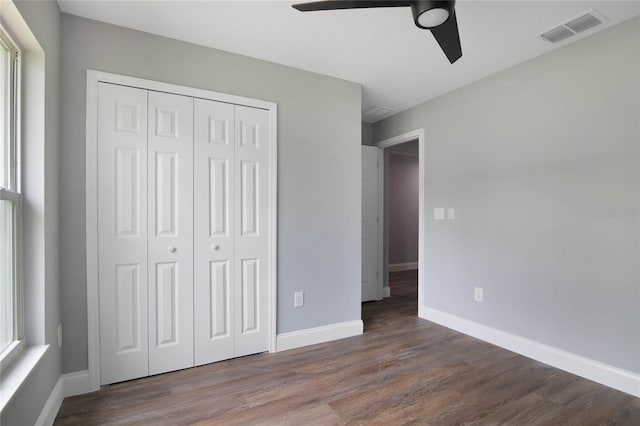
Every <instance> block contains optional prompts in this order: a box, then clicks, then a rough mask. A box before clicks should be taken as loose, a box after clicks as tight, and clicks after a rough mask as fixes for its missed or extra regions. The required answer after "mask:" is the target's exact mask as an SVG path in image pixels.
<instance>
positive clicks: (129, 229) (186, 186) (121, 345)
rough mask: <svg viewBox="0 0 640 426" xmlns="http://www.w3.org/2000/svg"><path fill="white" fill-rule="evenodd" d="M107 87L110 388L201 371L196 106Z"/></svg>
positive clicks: (103, 257)
mask: <svg viewBox="0 0 640 426" xmlns="http://www.w3.org/2000/svg"><path fill="white" fill-rule="evenodd" d="M98 90H99V94H98V96H99V101H98V102H99V108H98V115H99V120H98V141H99V143H98V179H99V190H98V206H99V211H98V235H99V243H98V244H99V246H98V253H99V261H98V268H99V276H100V285H99V298H100V371H101V375H100V378H101V382H102V383H103V384H105V383H114V382H118V381H122V380H129V379H133V378H136V377H142V376H147V375H149V374H158V373H162V372H166V371H172V370H178V369H181V368H186V367H191V366H193V99H192V98H189V97H185V96H179V95H172V94H166V93H158V92H147V91H146V90H141V89H134V88H129V87H122V86H117V85H111V84H103V83H101V84H100V85H99V89H98Z"/></svg>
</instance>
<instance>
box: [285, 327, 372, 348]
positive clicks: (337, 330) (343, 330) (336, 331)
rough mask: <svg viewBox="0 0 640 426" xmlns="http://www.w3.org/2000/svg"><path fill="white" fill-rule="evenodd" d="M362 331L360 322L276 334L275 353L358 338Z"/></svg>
mask: <svg viewBox="0 0 640 426" xmlns="http://www.w3.org/2000/svg"><path fill="white" fill-rule="evenodd" d="M363 330H364V327H363V323H362V320H356V321H349V322H341V323H338V324H331V325H326V326H323V327H315V328H308V329H306V330H300V331H292V332H290V333H282V334H278V336H277V338H276V342H277V343H276V346H277V351H278V352H280V351H286V350H288V349H295V348H301V347H303V346H310V345H315V344H318V343H324V342H330V341H332V340H338V339H344V338H346V337H352V336H358V335H360V334H362V332H363Z"/></svg>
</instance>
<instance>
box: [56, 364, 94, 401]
mask: <svg viewBox="0 0 640 426" xmlns="http://www.w3.org/2000/svg"><path fill="white" fill-rule="evenodd" d="M62 380H63V381H64V396H65V398H66V397H67V396H74V395H81V394H83V393H88V392H91V391H92V390H93V389H92V388H91V383H90V380H89V370H83V371H76V372H74V373H67V374H63V375H62Z"/></svg>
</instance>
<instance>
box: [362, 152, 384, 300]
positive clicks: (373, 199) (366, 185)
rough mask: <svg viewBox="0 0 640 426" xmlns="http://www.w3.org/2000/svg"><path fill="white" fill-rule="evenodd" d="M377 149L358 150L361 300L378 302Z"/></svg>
mask: <svg viewBox="0 0 640 426" xmlns="http://www.w3.org/2000/svg"><path fill="white" fill-rule="evenodd" d="M379 155H380V149H379V148H376V147H372V146H363V147H362V301H363V302H367V301H369V300H380V299H382V284H381V283H382V281H381V278H382V272H381V269H382V263H381V259H380V256H379V255H380V251H379V245H380V235H379V234H380V232H379V221H380V217H379V202H378V201H379V200H378V185H379V171H380V169H379V161H378V158H379Z"/></svg>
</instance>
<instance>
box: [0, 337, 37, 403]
mask: <svg viewBox="0 0 640 426" xmlns="http://www.w3.org/2000/svg"><path fill="white" fill-rule="evenodd" d="M48 348H49V345H38V346H27V347H25V348H24V350H22V351H21V352H20V353H19V354H18V355H16V357H15V359H14V360H13V361H12V362H11V364H9V366H8V367H6V368H4V367H3V369H2V371H1V372H0V413H1V412H2V411H4V409H5V407H6V406H7V405H8V404H9V402H11V400H12V399H13V397H14V396H15V394H16V393H18V390H19V389H20V387H21V386H22V384H23V383H24V382H25V381H26V380H27V378H28V377H29V375H31V373H32V372H33V370H34V369H35V368H36V366H37V365H38V363H39V362H40V360H41V359H42V357H43V356H44V354H45V352H47V349H48Z"/></svg>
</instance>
